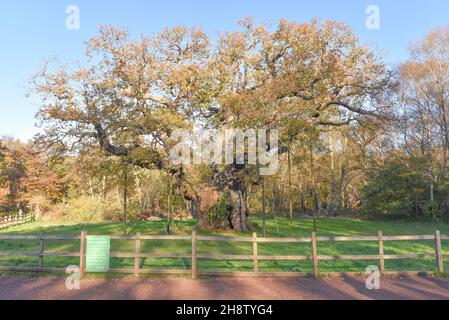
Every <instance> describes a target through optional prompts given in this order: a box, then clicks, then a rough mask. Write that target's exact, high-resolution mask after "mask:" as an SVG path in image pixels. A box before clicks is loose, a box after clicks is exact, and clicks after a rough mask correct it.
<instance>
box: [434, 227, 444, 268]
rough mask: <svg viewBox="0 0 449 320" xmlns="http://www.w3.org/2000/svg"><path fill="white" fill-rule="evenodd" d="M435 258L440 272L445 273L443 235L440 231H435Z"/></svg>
mask: <svg viewBox="0 0 449 320" xmlns="http://www.w3.org/2000/svg"><path fill="white" fill-rule="evenodd" d="M435 258H436V264H437V268H438V272H441V273H443V272H444V261H443V252H442V249H441V233H440V231H435Z"/></svg>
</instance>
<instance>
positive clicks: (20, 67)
mask: <svg viewBox="0 0 449 320" xmlns="http://www.w3.org/2000/svg"><path fill="white" fill-rule="evenodd" d="M68 5H77V6H78V7H79V8H80V14H81V15H80V18H81V19H80V23H81V25H80V26H81V28H80V30H68V29H66V27H65V21H66V13H65V10H66V7H67V6H68ZM368 5H377V6H378V7H379V9H380V14H381V28H380V30H368V29H367V28H366V27H365V21H366V18H367V14H366V13H365V10H366V7H367V6H368ZM246 16H253V17H254V18H255V19H256V20H257V21H260V22H273V23H275V22H276V21H277V20H279V19H280V18H287V19H289V20H296V21H298V22H301V21H309V20H310V19H311V18H313V17H318V18H321V19H334V20H339V21H343V22H346V23H347V24H349V25H350V26H351V27H352V28H353V30H354V32H355V33H356V34H357V35H358V36H359V37H360V38H361V39H362V41H363V42H364V43H366V44H368V45H371V46H373V47H376V48H378V49H379V50H381V51H382V52H384V53H385V60H386V61H387V62H388V63H390V64H392V65H394V64H397V63H398V62H400V61H401V60H403V59H405V58H406V57H407V46H408V44H409V43H410V42H412V41H416V40H417V39H419V38H421V37H422V36H424V35H425V34H426V32H427V31H428V30H429V29H431V28H433V27H436V26H441V25H449V0H413V1H410V0H369V1H367V0H340V1H337V0H307V1H306V0H277V1H274V0H273V1H265V0H240V1H238V0H223V1H215V0H189V1H181V0H165V1H161V0H127V1H124V0H123V1H122V0H109V1H106V0H91V1H87V0H86V1H85V0H71V1H61V0H39V1H36V0H0V34H1V38H0V41H1V43H2V46H1V50H0V93H1V99H0V136H2V135H11V136H14V137H17V138H20V139H22V140H27V139H29V138H31V137H32V136H33V135H34V134H35V133H37V132H38V129H37V128H36V127H35V119H34V114H35V112H36V110H37V109H38V101H36V100H34V101H33V100H30V99H28V98H26V97H25V94H26V88H27V79H29V78H30V76H31V75H32V74H33V72H35V71H36V70H38V68H39V67H40V66H41V65H42V61H43V60H44V59H45V58H49V57H53V56H58V57H59V58H60V59H61V60H62V61H66V62H73V61H75V60H77V59H80V58H82V55H83V52H84V42H85V41H86V40H88V39H89V38H91V37H92V36H93V35H95V34H96V33H97V31H98V27H99V26H100V25H103V24H112V25H114V26H118V27H124V26H126V27H128V28H129V30H130V32H131V33H132V34H134V35H139V34H141V33H145V34H153V33H156V32H158V31H160V30H161V29H163V28H164V27H170V26H175V25H180V24H182V25H187V26H199V27H202V28H203V29H204V30H205V31H206V32H208V33H209V34H211V35H214V34H216V32H220V31H226V30H232V29H236V21H237V20H239V19H241V18H244V17H246Z"/></svg>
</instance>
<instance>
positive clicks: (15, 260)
mask: <svg viewBox="0 0 449 320" xmlns="http://www.w3.org/2000/svg"><path fill="white" fill-rule="evenodd" d="M252 224H253V226H254V230H255V231H257V233H258V234H259V236H260V235H261V234H262V230H261V226H262V221H261V219H259V218H254V219H252ZM195 225H196V221H193V220H190V221H183V222H178V223H177V227H176V228H175V229H174V233H175V234H180V235H182V234H190V233H191V231H192V230H193V229H194V228H195ZM312 226H313V222H312V221H311V220H310V219H305V220H294V221H289V220H287V219H276V220H274V219H269V220H268V221H267V236H268V237H274V238H276V237H310V235H311V232H312ZM83 227H84V224H83V223H57V222H32V223H28V224H24V225H20V226H16V227H11V228H9V229H6V230H2V231H0V234H21V235H36V234H40V233H45V234H47V235H78V234H80V232H81V230H82V229H83ZM86 228H87V232H88V234H90V235H117V234H122V233H123V225H122V224H121V223H99V224H89V225H87V226H86ZM317 229H318V235H319V236H374V235H377V232H378V231H379V230H381V231H383V233H384V235H412V234H417V235H424V234H427V235H430V234H433V233H434V232H435V230H440V231H441V232H442V233H443V234H449V226H448V225H445V224H431V223H388V222H372V221H362V220H355V219H322V220H318V223H317ZM136 232H141V233H142V234H146V235H163V234H165V223H164V222H163V221H159V222H131V223H129V224H128V233H129V234H131V235H133V234H135V233H136ZM199 234H202V235H212V234H214V235H217V234H219V235H227V236H237V235H239V236H241V235H247V236H250V235H251V232H248V233H247V234H242V233H233V232H229V231H223V232H214V233H212V232H207V231H200V232H199ZM79 247H80V243H79V241H72V240H64V241H46V242H45V250H46V251H50V252H79ZM384 249H385V254H406V253H419V254H424V253H429V254H433V253H434V242H433V241H394V242H385V244H384ZM37 250H38V241H22V240H21V241H0V251H21V252H36V251H37ZM111 250H112V251H113V252H121V253H132V252H134V242H133V241H126V240H113V241H112V244H111ZM141 250H142V252H143V253H179V254H190V252H191V242H190V241H182V240H179V241H173V240H170V241H162V240H157V241H142V249H141ZM443 250H444V251H445V252H446V253H449V241H443ZM258 251H259V254H260V255H311V253H312V250H311V245H310V244H308V243H304V244H301V243H262V244H259V250H258ZM198 253H199V254H220V253H221V254H232V255H251V254H252V245H251V244H250V243H236V242H216V241H210V242H203V241H201V242H199V243H198ZM318 254H319V255H359V254H363V255H377V254H378V244H377V242H375V241H374V242H320V243H318ZM44 263H45V266H46V267H65V266H68V265H73V264H75V265H77V264H78V258H73V257H45V258H44ZM36 264H37V258H35V257H1V258H0V265H2V266H36ZM133 264H134V260H133V259H130V258H126V259H125V258H112V259H111V267H113V268H120V269H132V268H133ZM377 264H378V261H320V271H322V272H332V271H352V272H364V271H365V269H366V267H367V266H368V265H377ZM385 264H386V268H387V271H434V270H435V261H434V260H433V259H411V260H387V261H386V263H385ZM190 267H191V260H190V259H164V258H161V259H155V258H145V259H141V268H144V269H176V270H183V269H190ZM447 267H449V264H447ZM198 268H199V269H200V270H220V271H252V261H229V260H226V261H225V260H199V261H198ZM259 269H260V271H263V272H268V271H287V272H311V271H312V263H311V261H260V262H259Z"/></svg>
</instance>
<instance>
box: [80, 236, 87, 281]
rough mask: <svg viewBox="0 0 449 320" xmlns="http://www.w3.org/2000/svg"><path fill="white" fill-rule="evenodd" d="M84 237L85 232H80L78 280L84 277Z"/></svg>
mask: <svg viewBox="0 0 449 320" xmlns="http://www.w3.org/2000/svg"><path fill="white" fill-rule="evenodd" d="M86 237H87V231H86V230H83V231H81V237H80V278H83V277H84V274H85V272H86Z"/></svg>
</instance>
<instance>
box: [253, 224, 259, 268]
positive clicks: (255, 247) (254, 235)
mask: <svg viewBox="0 0 449 320" xmlns="http://www.w3.org/2000/svg"><path fill="white" fill-rule="evenodd" d="M253 265H254V273H258V272H259V258H258V254H257V233H256V232H254V233H253Z"/></svg>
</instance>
